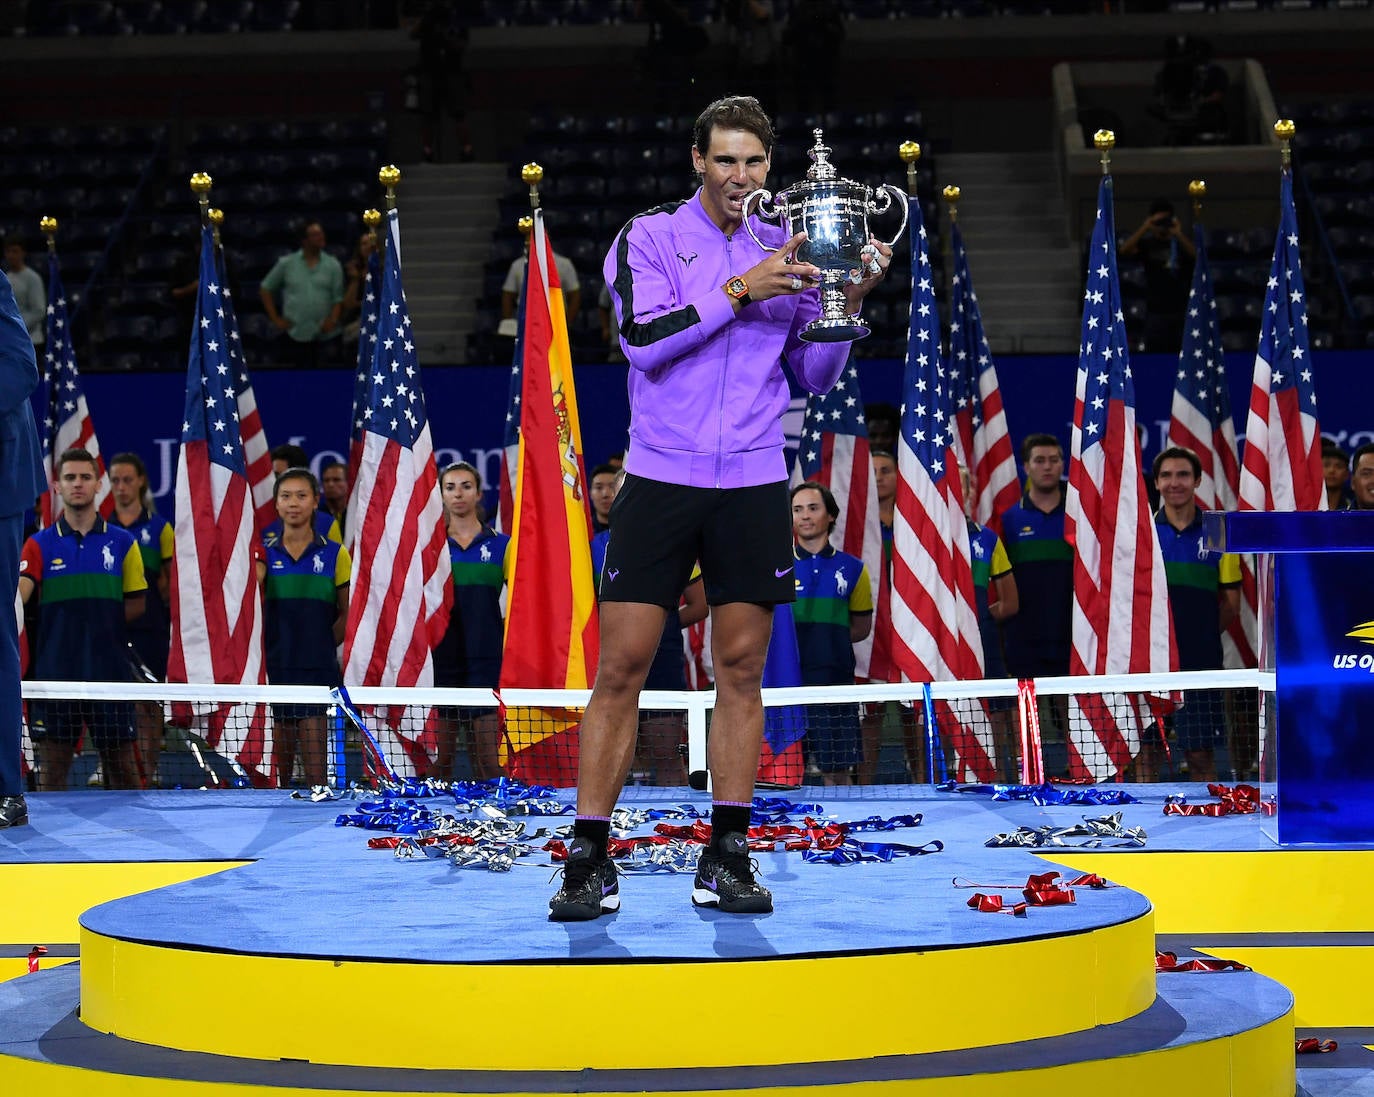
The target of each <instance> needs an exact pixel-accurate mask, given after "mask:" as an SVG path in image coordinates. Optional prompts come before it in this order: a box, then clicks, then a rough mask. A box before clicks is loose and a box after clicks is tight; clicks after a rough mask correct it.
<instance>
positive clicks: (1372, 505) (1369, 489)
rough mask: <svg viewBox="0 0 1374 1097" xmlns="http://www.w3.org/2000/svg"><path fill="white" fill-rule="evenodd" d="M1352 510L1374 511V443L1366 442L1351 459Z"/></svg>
mask: <svg viewBox="0 0 1374 1097" xmlns="http://www.w3.org/2000/svg"><path fill="white" fill-rule="evenodd" d="M1350 468H1351V474H1350V489H1351V496H1352V500H1351V506H1350V509H1351V510H1374V442H1366V443H1365V444H1364V445H1362V446H1361V447H1360V448H1359V449H1357V450H1356V451H1355V455H1354V456H1353V457H1352V458H1351V459H1350Z"/></svg>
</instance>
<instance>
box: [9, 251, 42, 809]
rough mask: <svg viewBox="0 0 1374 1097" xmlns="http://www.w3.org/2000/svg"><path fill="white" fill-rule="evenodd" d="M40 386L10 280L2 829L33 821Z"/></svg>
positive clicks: (40, 461) (36, 367)
mask: <svg viewBox="0 0 1374 1097" xmlns="http://www.w3.org/2000/svg"><path fill="white" fill-rule="evenodd" d="M37 386H38V363H37V362H36V361H35V359H34V353H33V341H32V340H31V339H30V338H29V332H28V329H27V328H26V327H25V326H24V321H23V319H22V318H21V317H20V315H19V306H18V305H17V304H16V303H15V300H14V291H13V290H12V289H10V283H9V279H7V278H0V827H18V826H23V825H24V824H25V823H27V822H28V821H29V808H28V805H27V804H26V803H25V802H24V774H23V767H22V751H21V746H20V729H21V727H22V724H23V719H24V710H23V702H22V700H21V698H20V696H19V621H18V618H17V616H16V614H15V612H14V597H15V594H16V592H17V591H18V589H19V550H20V547H21V546H22V544H23V541H24V511H25V510H26V509H28V508H29V507H31V506H33V504H34V500H35V499H37V498H38V496H39V494H40V493H41V492H42V491H43V490H44V489H45V488H46V487H47V485H46V484H45V483H44V477H43V458H42V455H41V454H40V453H39V450H38V428H37V427H36V426H35V425H34V421H33V410H32V409H31V408H30V407H29V393H31V392H33V390H34V389H35V388H36V387H37ZM3 592H8V594H5V593H3ZM6 599H8V601H7V600H6Z"/></svg>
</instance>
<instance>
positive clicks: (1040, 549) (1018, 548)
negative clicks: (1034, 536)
mask: <svg viewBox="0 0 1374 1097" xmlns="http://www.w3.org/2000/svg"><path fill="white" fill-rule="evenodd" d="M1002 545H1003V547H1004V548H1005V549H1006V550H1007V557H1008V558H1009V559H1010V560H1011V562H1012V564H1013V565H1016V564H1032V563H1035V562H1037V561H1042V560H1072V559H1073V546H1072V545H1070V544H1069V543H1068V542H1067V541H1063V540H1061V539H1059V538H1058V537H1056V538H1054V540H1048V539H1046V540H1043V541H1005V540H1004V541H1003V542H1002Z"/></svg>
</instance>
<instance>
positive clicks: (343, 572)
mask: <svg viewBox="0 0 1374 1097" xmlns="http://www.w3.org/2000/svg"><path fill="white" fill-rule="evenodd" d="M273 497H274V499H275V501H276V504H277V515H278V517H279V519H280V521H281V527H282V529H281V536H280V537H279V538H277V539H276V540H274V541H272V542H270V543H265V544H264V549H263V556H262V558H261V559H259V560H258V564H257V568H258V582H259V583H261V584H262V596H263V604H264V606H265V613H264V616H263V647H264V649H265V652H266V659H265V662H266V664H267V680H268V682H270V683H271V684H272V685H275V686H280V685H297V686H328V687H331V688H332V687H334V686H337V685H338V684H339V659H338V655H337V649H338V646H339V644H341V643H342V642H343V637H344V624H345V622H346V621H347V618H348V583H349V577H350V574H351V572H352V561H351V560H350V559H349V555H348V550H347V549H346V548H344V547H343V545H341V544H339V543H338V542H337V541H331V540H329V539H328V538H327V537H323V536H321V535H320V534H319V532H318V531H317V530H316V529H315V527H314V525H313V519H314V514H315V510H316V508H317V507H318V506H319V501H320V489H319V485H318V484H317V483H316V482H315V477H314V475H313V474H312V473H311V472H310V470H309V469H307V468H290V469H287V470H286V471H285V472H283V473H282V474H281V475H280V476H278V477H277V483H276V487H275V489H274V491H273ZM297 762H299V763H300V769H301V774H302V776H303V778H304V781H305V784H306V785H308V786H310V787H311V788H313V787H315V786H316V785H323V784H324V783H325V781H326V779H327V774H326V768H327V751H326V740H325V713H324V709H323V707H322V706H320V705H298V704H274V705H273V706H272V766H273V769H274V770H275V771H276V774H277V784H278V785H279V786H280V787H282V788H288V787H289V786H290V785H291V784H292V783H293V781H294V779H295V770H296V764H297Z"/></svg>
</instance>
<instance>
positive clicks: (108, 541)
mask: <svg viewBox="0 0 1374 1097" xmlns="http://www.w3.org/2000/svg"><path fill="white" fill-rule="evenodd" d="M19 575H20V577H21V578H22V577H24V576H27V577H28V578H29V579H32V580H33V582H34V584H35V586H36V588H37V589H36V590H35V594H36V595H37V597H38V606H39V613H40V616H39V625H38V657H37V659H36V660H35V661H34V677H35V678H40V679H47V680H49V681H53V680H56V681H88V682H127V681H128V680H129V677H130V674H129V658H128V647H127V645H128V639H129V638H128V630H127V628H126V626H125V624H124V598H125V595H129V594H141V593H143V591H145V590H146V589H147V587H148V581H147V579H145V578H144V575H143V558H142V556H140V555H139V553H138V551H137V550H136V548H135V547H134V539H133V537H131V536H130V535H129V534H128V533H127V532H126V531H124V530H122V529H120V528H119V527H118V526H113V525H111V524H110V523H108V522H107V521H106V520H105V519H104V518H100V517H97V518H96V522H95V526H94V527H93V528H92V529H91V531H90V532H89V533H86V534H82V533H79V532H77V531H76V530H74V529H72V528H71V526H69V525H68V524H67V520H66V518H65V517H59V518H58V519H57V521H56V522H54V523H53V524H52V525H50V526H48V527H47V528H46V529H41V530H39V531H38V532H37V533H35V534H34V535H33V536H32V537H30V538H29V539H28V540H27V541H26V542H24V552H23V556H22V557H21V558H20V561H19Z"/></svg>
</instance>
